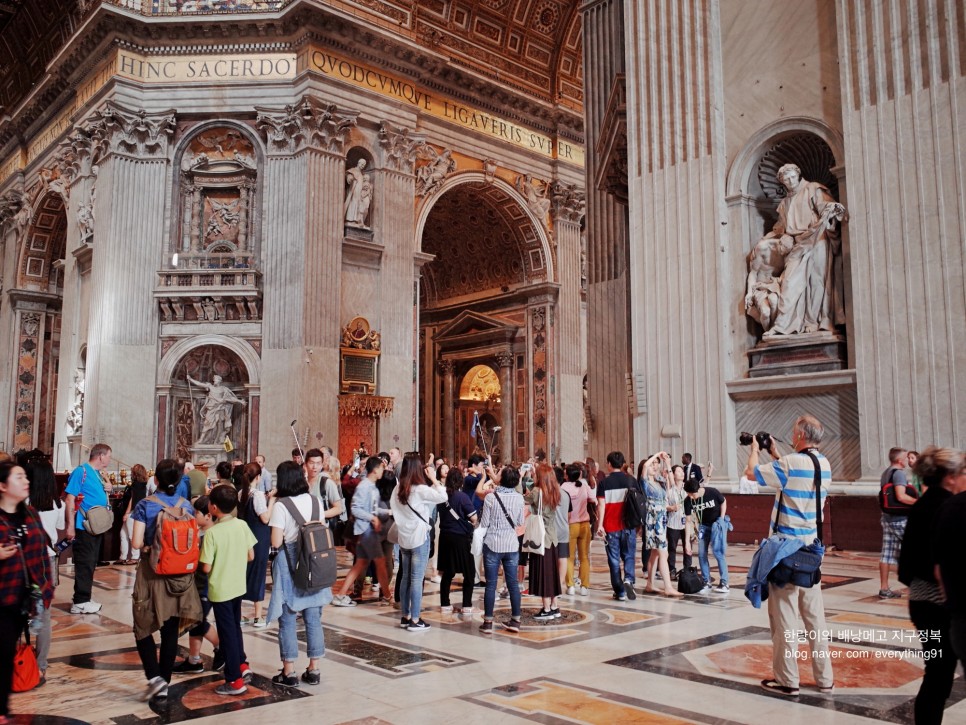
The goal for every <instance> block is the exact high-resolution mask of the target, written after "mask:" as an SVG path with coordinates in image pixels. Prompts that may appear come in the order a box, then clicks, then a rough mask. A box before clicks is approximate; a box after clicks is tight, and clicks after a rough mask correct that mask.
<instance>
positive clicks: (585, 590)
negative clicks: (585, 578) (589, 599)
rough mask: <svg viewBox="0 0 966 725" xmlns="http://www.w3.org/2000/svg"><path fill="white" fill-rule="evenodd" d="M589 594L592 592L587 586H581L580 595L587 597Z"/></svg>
mask: <svg viewBox="0 0 966 725" xmlns="http://www.w3.org/2000/svg"><path fill="white" fill-rule="evenodd" d="M588 594H590V592H588V591H587V587H581V588H580V596H582V597H586V596H587V595H588Z"/></svg>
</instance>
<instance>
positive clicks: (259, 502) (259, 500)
mask: <svg viewBox="0 0 966 725" xmlns="http://www.w3.org/2000/svg"><path fill="white" fill-rule="evenodd" d="M249 495H250V496H251V498H252V506H254V507H255V515H256V516H261V515H262V514H263V513H265V512H266V511H268V502H267V501H266V500H265V494H264V492H262V491H259V490H258V489H257V488H256V489H255V490H253V491H252V492H251V493H250V494H249Z"/></svg>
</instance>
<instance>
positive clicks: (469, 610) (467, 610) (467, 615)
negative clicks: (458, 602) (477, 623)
mask: <svg viewBox="0 0 966 725" xmlns="http://www.w3.org/2000/svg"><path fill="white" fill-rule="evenodd" d="M460 613H461V614H462V615H463V619H465V620H469V619H473V615H474V614H476V610H475V609H473V607H463V611H462V612H460Z"/></svg>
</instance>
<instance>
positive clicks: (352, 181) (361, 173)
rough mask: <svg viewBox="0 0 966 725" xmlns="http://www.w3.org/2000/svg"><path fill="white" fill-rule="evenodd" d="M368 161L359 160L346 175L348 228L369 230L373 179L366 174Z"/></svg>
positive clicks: (346, 217)
mask: <svg viewBox="0 0 966 725" xmlns="http://www.w3.org/2000/svg"><path fill="white" fill-rule="evenodd" d="M365 170H366V160H365V159H359V161H358V162H357V163H356V165H355V166H353V167H352V168H350V169H348V170H347V171H346V174H345V180H346V186H348V187H349V188H348V191H347V192H346V197H345V206H344V207H343V211H344V214H345V223H346V226H350V227H357V228H359V229H368V228H369V224H368V220H369V206H370V205H371V204H372V178H371V175H370V174H367V173H365Z"/></svg>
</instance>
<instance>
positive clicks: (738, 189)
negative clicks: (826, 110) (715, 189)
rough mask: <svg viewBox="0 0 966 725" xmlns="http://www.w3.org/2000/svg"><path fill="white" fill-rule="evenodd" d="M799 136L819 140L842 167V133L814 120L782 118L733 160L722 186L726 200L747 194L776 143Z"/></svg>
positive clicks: (762, 130) (794, 117)
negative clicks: (807, 136) (759, 166)
mask: <svg viewBox="0 0 966 725" xmlns="http://www.w3.org/2000/svg"><path fill="white" fill-rule="evenodd" d="M801 133H811V134H814V135H815V136H817V137H818V138H820V139H821V140H822V141H824V142H825V143H826V144H827V145H828V147H829V148H830V149H831V150H832V156H834V157H835V160H836V163H838V164H841V163H842V161H843V159H844V158H845V142H844V140H843V138H842V134H841V133H839V132H838V131H836V130H834V129H833V128H832V127H831V126H829V125H828V124H826V123H825V122H824V121H820V120H818V119H816V118H810V117H808V116H789V117H788V118H782V119H779V120H777V121H774V122H773V123H769V124H768V125H766V126H763V127H762V128H761V129H759V130H758V131H757V132H756V133H755V134H754V135H753V136H752V137H751V138H750V139H748V143H746V144H745V146H744V148H742V149H741V151H739V152H738V154H737V155H736V156H735V159H734V161H732V162H731V167H730V168H729V169H728V178H727V182H726V184H725V191H726V194H727V196H729V197H731V196H738V195H741V194H748V193H749V191H748V190H749V188H750V186H751V183H752V180H753V178H754V176H755V174H756V173H757V168H758V162H759V161H760V160H761V158H762V156H763V155H764V154H765V153H766V152H767V151H768V150H769V149H770V148H771V147H772V146H774V145H775V144H776V143H778V142H780V141H783V140H785V139H787V138H789V137H791V136H794V135H796V134H801ZM756 183H757V181H756Z"/></svg>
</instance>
